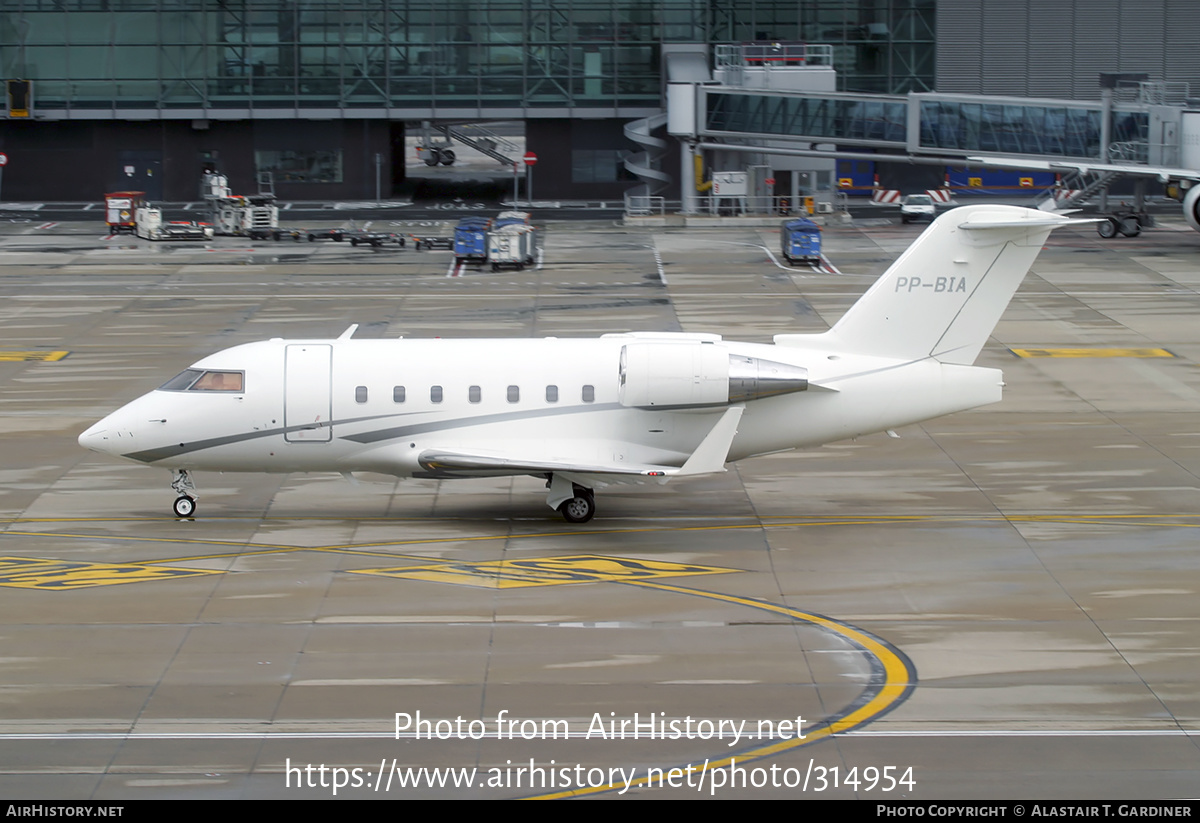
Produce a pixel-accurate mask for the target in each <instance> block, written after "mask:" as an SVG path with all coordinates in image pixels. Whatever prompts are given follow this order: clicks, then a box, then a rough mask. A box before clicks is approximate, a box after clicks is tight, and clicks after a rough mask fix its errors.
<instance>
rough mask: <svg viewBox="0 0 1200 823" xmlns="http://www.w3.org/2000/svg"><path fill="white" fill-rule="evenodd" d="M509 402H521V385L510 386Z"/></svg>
mask: <svg viewBox="0 0 1200 823" xmlns="http://www.w3.org/2000/svg"><path fill="white" fill-rule="evenodd" d="M508 402H509V403H520V402H521V387H520V386H509V387H508Z"/></svg>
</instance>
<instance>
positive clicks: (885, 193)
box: [871, 189, 900, 203]
mask: <svg viewBox="0 0 1200 823" xmlns="http://www.w3.org/2000/svg"><path fill="white" fill-rule="evenodd" d="M871 199H872V200H873V201H874V202H876V203H899V202H900V192H898V191H896V190H895V189H875V193H874V194H872V195H871Z"/></svg>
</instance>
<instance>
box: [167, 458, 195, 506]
mask: <svg viewBox="0 0 1200 823" xmlns="http://www.w3.org/2000/svg"><path fill="white" fill-rule="evenodd" d="M171 488H172V489H174V490H175V492H176V493H178V495H179V497H176V498H175V503H174V504H173V505H172V506H171V509H172V511H174V512H175V516H176V517H179V518H190V517H192V516H193V515H194V514H195V513H196V485H195V484H194V483H192V478H191V476H190V475H188V472H187V469H176V470H175V477H174V479H172V480H171Z"/></svg>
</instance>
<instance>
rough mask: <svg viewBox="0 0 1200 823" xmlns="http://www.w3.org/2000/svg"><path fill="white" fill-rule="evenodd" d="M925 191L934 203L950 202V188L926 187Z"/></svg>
mask: <svg viewBox="0 0 1200 823" xmlns="http://www.w3.org/2000/svg"><path fill="white" fill-rule="evenodd" d="M925 193H926V194H928V195H929V196H930V197H932V198H933V202H935V203H949V202H950V189H926V190H925Z"/></svg>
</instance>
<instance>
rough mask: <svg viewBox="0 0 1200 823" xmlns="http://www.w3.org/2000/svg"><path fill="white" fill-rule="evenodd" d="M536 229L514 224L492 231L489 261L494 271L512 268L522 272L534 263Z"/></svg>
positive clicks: (488, 251)
mask: <svg viewBox="0 0 1200 823" xmlns="http://www.w3.org/2000/svg"><path fill="white" fill-rule="evenodd" d="M534 236H535V235H534V229H533V226H529V225H526V224H524V223H512V224H509V225H507V226H501V227H500V228H497V229H492V230H491V231H489V232H488V235H487V259H488V262H489V263H491V264H492V271H500V269H502V268H505V267H512V268H514V269H516V270H517V271H522V270H524V268H525V267H526V266H532V265H533V262H534V252H535V249H534V242H533V241H534Z"/></svg>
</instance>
